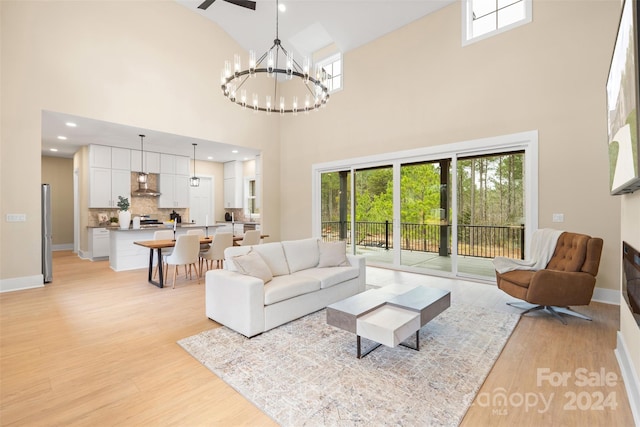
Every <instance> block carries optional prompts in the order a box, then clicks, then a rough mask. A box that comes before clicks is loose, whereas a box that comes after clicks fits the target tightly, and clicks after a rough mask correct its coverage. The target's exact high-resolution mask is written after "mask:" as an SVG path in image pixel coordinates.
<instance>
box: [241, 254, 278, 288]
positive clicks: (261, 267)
mask: <svg viewBox="0 0 640 427" xmlns="http://www.w3.org/2000/svg"><path fill="white" fill-rule="evenodd" d="M233 263H234V264H235V266H236V267H237V268H238V273H241V274H245V275H247V276H253V277H257V278H258V279H261V280H262V281H263V282H264V283H265V284H266V283H269V282H270V281H271V279H273V275H272V274H271V269H269V266H268V265H267V263H266V262H264V260H263V259H262V257H261V256H260V254H259V253H257V252H255V251H250V252H249V253H248V254H246V255H238V256H235V257H233Z"/></svg>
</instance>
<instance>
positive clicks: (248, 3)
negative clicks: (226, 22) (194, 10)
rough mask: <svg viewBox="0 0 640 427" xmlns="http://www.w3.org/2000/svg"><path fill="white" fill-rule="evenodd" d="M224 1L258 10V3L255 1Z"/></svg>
mask: <svg viewBox="0 0 640 427" xmlns="http://www.w3.org/2000/svg"><path fill="white" fill-rule="evenodd" d="M214 1H215V0H214ZM224 1H226V2H227V3H231V4H235V5H237V6H242V7H246V8H247V9H251V10H256V2H254V1H250V0H224ZM205 3H206V2H205ZM212 3H213V2H212Z"/></svg>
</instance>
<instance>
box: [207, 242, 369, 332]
mask: <svg viewBox="0 0 640 427" xmlns="http://www.w3.org/2000/svg"><path fill="white" fill-rule="evenodd" d="M340 245H341V246H340ZM340 251H341V253H340ZM257 255H259V256H258V257H257V258H256V256H257ZM265 265H266V267H265ZM267 267H268V268H267ZM251 274H253V275H251ZM264 276H267V277H264ZM269 276H272V278H270V277H269ZM260 277H262V278H260ZM265 282H266V283H265ZM205 286H206V314H207V317H208V318H210V319H211V320H214V321H216V322H218V323H221V324H223V325H225V326H227V327H229V328H231V329H233V330H235V331H237V332H239V333H241V334H243V335H245V336H246V337H252V336H255V335H258V334H260V333H262V332H265V331H268V330H269V329H272V328H275V327H276V326H280V325H282V324H284V323H287V322H289V321H291V320H294V319H297V318H299V317H302V316H304V315H306V314H309V313H312V312H314V311H318V310H321V309H322V308H325V307H326V306H327V305H329V304H333V303H334V302H336V301H340V300H342V299H344V298H347V297H349V296H351V295H355V294H357V293H359V292H362V291H364V289H365V259H364V257H362V256H355V255H348V254H345V250H344V242H342V243H340V242H333V243H325V242H322V241H321V240H319V239H315V238H312V239H303V240H291V241H283V242H274V243H265V244H261V245H255V246H249V247H244V246H234V247H230V248H227V249H226V250H225V260H224V269H223V270H210V271H208V272H207V274H206V285H205Z"/></svg>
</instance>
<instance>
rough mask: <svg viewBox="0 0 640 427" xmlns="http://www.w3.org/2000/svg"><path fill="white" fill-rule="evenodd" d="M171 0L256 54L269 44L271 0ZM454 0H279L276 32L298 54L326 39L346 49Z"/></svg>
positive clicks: (272, 33)
mask: <svg viewBox="0 0 640 427" xmlns="http://www.w3.org/2000/svg"><path fill="white" fill-rule="evenodd" d="M176 1H177V2H178V3H180V4H182V5H184V6H185V7H187V8H189V9H191V10H193V11H194V12H196V13H198V14H200V15H202V16H204V17H206V18H207V19H210V20H212V21H213V22H215V23H216V24H218V25H219V26H220V27H222V28H223V29H224V30H225V31H226V32H227V33H228V34H229V35H230V36H231V38H233V39H234V40H236V41H237V42H238V43H239V44H240V46H242V47H243V48H244V49H245V50H247V51H249V50H254V51H256V53H257V54H258V55H259V54H261V53H263V52H265V51H266V50H267V49H268V48H270V47H271V45H272V44H273V40H274V39H275V35H276V0H257V1H256V10H251V9H247V8H244V7H240V6H237V5H234V4H231V3H228V2H226V1H224V0H216V1H215V2H214V3H213V4H212V5H211V6H209V8H207V10H201V9H198V8H197V7H198V5H200V4H201V3H202V2H203V0H176ZM454 1H456V0H341V1H336V0H279V4H280V5H284V6H285V7H286V10H285V11H284V12H281V13H280V14H279V19H278V29H279V38H280V39H281V40H282V44H283V45H284V46H285V47H287V48H288V49H291V50H294V51H295V52H296V53H297V54H299V55H301V56H304V55H307V56H311V54H312V53H313V52H315V51H317V50H318V49H321V48H323V47H325V46H327V45H329V44H331V43H335V44H336V46H337V47H338V49H339V50H340V51H341V52H342V53H345V52H348V51H350V50H351V49H355V48H356V47H358V46H361V45H363V44H366V43H369V42H370V41H372V40H375V39H376V38H378V37H381V36H383V35H385V34H387V33H390V32H392V31H394V30H397V29H398V28H400V27H403V26H405V25H407V24H409V23H410V22H412V21H415V20H416V19H419V18H421V17H423V16H425V15H427V14H429V13H432V12H434V11H436V10H438V9H440V8H442V7H444V6H447V5H449V4H451V3H453V2H454ZM238 53H240V52H238ZM230 59H232V58H230ZM298 62H301V61H298Z"/></svg>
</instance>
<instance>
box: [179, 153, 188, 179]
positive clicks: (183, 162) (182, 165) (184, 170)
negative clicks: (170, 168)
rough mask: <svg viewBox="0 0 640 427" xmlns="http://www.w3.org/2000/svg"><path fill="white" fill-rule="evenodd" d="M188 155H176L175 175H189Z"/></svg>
mask: <svg viewBox="0 0 640 427" xmlns="http://www.w3.org/2000/svg"><path fill="white" fill-rule="evenodd" d="M189 163H190V159H189V157H184V156H176V175H186V176H189Z"/></svg>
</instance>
